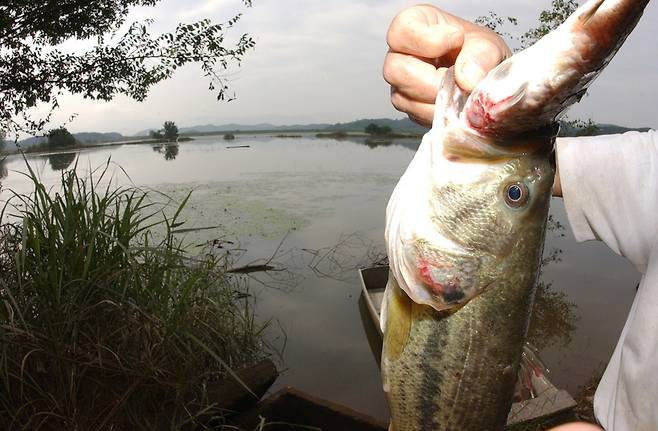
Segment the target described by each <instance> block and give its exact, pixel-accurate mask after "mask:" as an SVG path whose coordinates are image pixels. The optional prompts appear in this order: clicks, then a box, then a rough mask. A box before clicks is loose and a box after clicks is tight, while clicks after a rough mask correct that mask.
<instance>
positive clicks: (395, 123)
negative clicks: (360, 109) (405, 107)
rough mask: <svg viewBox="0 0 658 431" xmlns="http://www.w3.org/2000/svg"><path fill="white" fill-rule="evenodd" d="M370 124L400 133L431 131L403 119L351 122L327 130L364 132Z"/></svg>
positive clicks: (337, 124) (373, 119) (329, 127)
mask: <svg viewBox="0 0 658 431" xmlns="http://www.w3.org/2000/svg"><path fill="white" fill-rule="evenodd" d="M369 124H376V125H377V126H380V127H382V126H387V127H390V128H391V129H392V130H393V131H394V132H399V133H425V132H427V131H428V130H429V129H427V128H426V127H423V126H419V125H418V124H416V123H414V122H413V121H411V120H410V119H408V118H402V119H399V120H392V119H390V118H372V119H363V120H356V121H351V122H349V123H336V124H333V125H331V126H328V127H327V128H326V130H328V131H338V130H344V131H346V132H363V131H364V130H365V128H366V127H367V126H368V125H369Z"/></svg>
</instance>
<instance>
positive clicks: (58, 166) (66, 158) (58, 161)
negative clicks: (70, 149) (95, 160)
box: [47, 153, 78, 171]
mask: <svg viewBox="0 0 658 431" xmlns="http://www.w3.org/2000/svg"><path fill="white" fill-rule="evenodd" d="M77 155H78V153H54V154H49V155H48V156H47V157H48V164H49V165H50V168H51V169H52V170H53V171H63V170H64V169H66V168H68V167H69V166H71V163H73V161H74V160H75V158H76V157H77Z"/></svg>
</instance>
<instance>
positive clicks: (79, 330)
mask: <svg viewBox="0 0 658 431" xmlns="http://www.w3.org/2000/svg"><path fill="white" fill-rule="evenodd" d="M108 166H109V163H108V165H106V166H105V167H104V169H103V170H102V171H101V172H100V174H95V175H96V176H95V177H93V174H92V176H90V177H89V178H88V179H86V180H85V179H81V178H80V177H78V176H77V175H76V173H75V171H69V172H64V173H63V174H62V179H61V187H60V188H59V190H57V193H49V192H48V190H47V189H46V187H45V186H44V185H43V184H42V183H40V182H39V180H38V178H37V176H36V174H35V173H34V172H33V171H32V170H31V169H30V170H29V175H28V176H29V178H30V179H31V181H32V183H33V185H34V192H33V193H32V194H30V195H18V194H16V195H14V198H13V199H14V200H15V203H16V205H14V206H13V207H6V208H5V209H6V210H7V211H8V212H11V213H13V217H14V219H17V220H19V221H18V222H15V223H6V224H4V225H2V226H1V227H0V301H1V303H2V304H3V305H2V307H0V382H2V383H1V384H0V416H1V417H2V423H3V429H8V430H11V429H30V430H61V429H67V430H70V429H80V430H86V429H125V430H128V429H130V430H141V429H180V427H181V426H182V425H183V424H187V425H188V426H191V425H194V424H195V423H197V422H196V421H197V419H198V418H199V417H200V416H203V417H205V418H208V417H220V418H221V415H222V414H223V412H222V405H219V404H217V403H216V399H214V398H213V395H212V390H213V388H214V387H216V384H217V382H218V381H219V380H220V379H224V378H229V377H228V376H231V375H232V374H231V373H232V371H231V369H232V368H239V367H242V366H244V365H246V364H248V363H251V362H252V361H253V360H255V359H258V358H259V356H260V355H261V354H262V350H261V347H260V346H261V339H260V331H261V329H262V328H261V327H259V326H257V325H256V324H255V323H254V318H253V313H252V311H251V306H250V302H249V295H247V294H246V293H245V292H244V289H243V288H241V287H240V286H239V285H238V284H237V283H236V282H235V281H233V279H231V278H230V277H229V276H228V275H227V274H226V273H225V272H224V270H223V268H224V267H225V265H226V262H225V261H223V260H222V259H220V258H217V257H213V255H208V256H204V257H202V258H196V259H192V258H190V257H189V256H188V255H187V254H186V253H185V252H184V251H183V244H182V243H181V241H180V240H177V239H176V237H175V233H176V229H179V228H180V226H181V225H182V224H183V222H182V221H181V220H180V214H181V211H182V209H183V206H184V205H185V202H186V201H187V198H186V199H185V200H184V201H183V203H182V204H181V206H180V207H178V208H173V209H171V211H172V212H173V215H171V216H170V217H166V216H164V215H160V214H161V213H162V211H163V210H164V209H166V208H162V207H160V206H158V205H156V204H155V203H153V202H151V201H150V200H149V197H148V195H146V194H145V193H144V192H142V191H140V190H138V189H134V188H118V189H115V188H113V187H112V186H111V184H110V183H109V181H108V178H106V177H107V176H108V174H107V171H108ZM103 184H105V185H103ZM188 198H189V196H188ZM5 215H6V214H5V211H2V213H1V214H0V219H1V218H3V217H4V216H5ZM192 428H194V427H193V426H192Z"/></svg>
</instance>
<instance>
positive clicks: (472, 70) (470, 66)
mask: <svg viewBox="0 0 658 431" xmlns="http://www.w3.org/2000/svg"><path fill="white" fill-rule="evenodd" d="M461 69H462V70H461V72H462V73H461V75H462V82H463V83H464V84H468V85H470V87H471V88H473V87H475V86H476V85H477V84H478V83H479V82H480V81H481V80H482V78H484V75H485V72H484V69H483V68H482V67H481V66H480V65H479V64H477V62H476V61H475V60H468V61H466V62H464V64H463V65H462V67H461Z"/></svg>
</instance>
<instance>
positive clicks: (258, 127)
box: [135, 118, 428, 136]
mask: <svg viewBox="0 0 658 431" xmlns="http://www.w3.org/2000/svg"><path fill="white" fill-rule="evenodd" d="M371 123H373V124H376V125H378V126H388V127H390V128H391V129H393V131H395V132H400V133H425V132H426V131H427V130H428V129H426V128H424V127H421V126H419V125H418V124H416V123H414V122H413V121H411V120H410V119H408V118H404V119H400V120H392V119H389V118H374V119H363V120H356V121H351V122H348V123H335V124H329V123H311V124H289V125H283V126H277V125H274V124H270V123H259V124H237V123H229V124H221V125H216V124H203V125H198V126H191V127H180V128H179V129H178V130H179V132H180V133H181V134H196V133H199V134H205V133H215V132H216V133H224V132H285V131H297V132H304V131H327V132H333V131H339V130H342V131H345V132H363V130H364V129H365V128H366V126H368V125H369V124H371ZM151 130H156V129H145V130H140V131H139V132H137V133H136V134H135V136H148V134H149V132H150V131H151Z"/></svg>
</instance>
